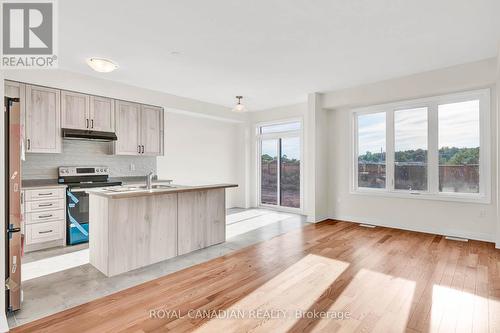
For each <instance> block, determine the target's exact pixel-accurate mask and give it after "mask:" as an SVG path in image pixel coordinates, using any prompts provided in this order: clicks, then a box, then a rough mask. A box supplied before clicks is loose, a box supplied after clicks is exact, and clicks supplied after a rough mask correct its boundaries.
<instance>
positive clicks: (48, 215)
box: [38, 214, 54, 219]
mask: <svg viewBox="0 0 500 333" xmlns="http://www.w3.org/2000/svg"><path fill="white" fill-rule="evenodd" d="M52 216H54V215H52V214H46V215H38V218H39V219H46V218H48V217H52Z"/></svg>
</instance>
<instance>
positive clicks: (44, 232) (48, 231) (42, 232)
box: [38, 229, 54, 234]
mask: <svg viewBox="0 0 500 333" xmlns="http://www.w3.org/2000/svg"><path fill="white" fill-rule="evenodd" d="M52 231H54V230H52V229H50V230H47V231H39V232H38V233H39V234H48V233H50V232H52Z"/></svg>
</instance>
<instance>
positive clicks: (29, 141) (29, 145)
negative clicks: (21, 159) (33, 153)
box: [28, 139, 31, 150]
mask: <svg viewBox="0 0 500 333" xmlns="http://www.w3.org/2000/svg"><path fill="white" fill-rule="evenodd" d="M30 149H31V140H30V139H28V150H30Z"/></svg>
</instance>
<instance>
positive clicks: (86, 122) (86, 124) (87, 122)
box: [85, 119, 89, 128]
mask: <svg viewBox="0 0 500 333" xmlns="http://www.w3.org/2000/svg"><path fill="white" fill-rule="evenodd" d="M85 127H87V128H89V120H88V119H85Z"/></svg>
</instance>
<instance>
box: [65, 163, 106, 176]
mask: <svg viewBox="0 0 500 333" xmlns="http://www.w3.org/2000/svg"><path fill="white" fill-rule="evenodd" d="M108 175H109V168H108V167H106V166H77V167H59V177H71V176H108Z"/></svg>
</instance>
